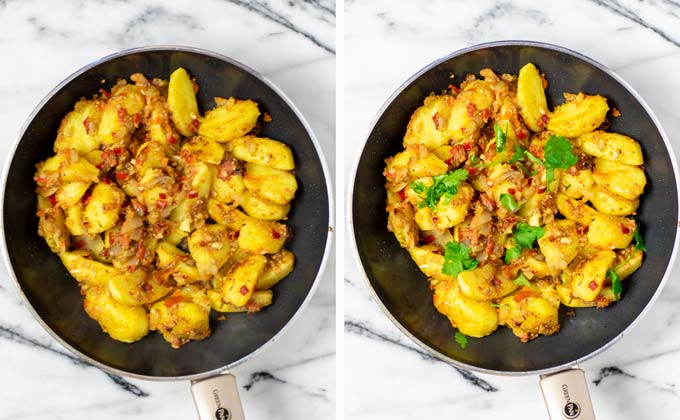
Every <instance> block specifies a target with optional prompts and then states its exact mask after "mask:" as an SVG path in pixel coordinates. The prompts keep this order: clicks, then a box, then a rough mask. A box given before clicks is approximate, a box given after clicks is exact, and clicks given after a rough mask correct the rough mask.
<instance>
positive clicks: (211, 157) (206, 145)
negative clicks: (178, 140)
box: [180, 136, 224, 165]
mask: <svg viewBox="0 0 680 420" xmlns="http://www.w3.org/2000/svg"><path fill="white" fill-rule="evenodd" d="M180 156H182V159H184V161H185V162H187V163H192V162H195V161H197V160H198V161H200V162H204V163H211V164H213V165H219V164H220V162H222V156H224V148H223V147H222V146H220V144H219V143H217V142H216V141H214V140H210V139H209V138H207V137H201V136H196V137H192V138H191V139H189V141H187V142H184V144H182V148H181V150H180Z"/></svg>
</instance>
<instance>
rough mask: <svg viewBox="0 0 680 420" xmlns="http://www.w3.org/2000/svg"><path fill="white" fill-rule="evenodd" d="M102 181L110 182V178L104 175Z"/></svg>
mask: <svg viewBox="0 0 680 420" xmlns="http://www.w3.org/2000/svg"><path fill="white" fill-rule="evenodd" d="M102 182H103V183H104V184H110V183H111V179H110V178H109V177H108V176H105V177H104V179H102Z"/></svg>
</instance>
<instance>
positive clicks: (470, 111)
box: [467, 102, 476, 117]
mask: <svg viewBox="0 0 680 420" xmlns="http://www.w3.org/2000/svg"><path fill="white" fill-rule="evenodd" d="M475 110H476V108H475V104H473V103H472V102H470V103H469V104H468V106H467V112H468V117H474V116H475Z"/></svg>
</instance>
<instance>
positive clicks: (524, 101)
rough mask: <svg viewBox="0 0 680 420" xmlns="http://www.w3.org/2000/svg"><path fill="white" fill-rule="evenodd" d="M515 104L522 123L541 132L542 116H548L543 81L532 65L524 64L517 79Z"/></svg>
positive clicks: (542, 127)
mask: <svg viewBox="0 0 680 420" xmlns="http://www.w3.org/2000/svg"><path fill="white" fill-rule="evenodd" d="M517 103H518V104H519V112H520V114H521V115H522V119H523V120H524V123H525V124H526V125H527V127H529V128H530V129H531V130H532V131H536V132H538V131H543V129H544V128H545V123H544V122H543V121H542V118H544V117H543V116H544V115H547V114H549V112H548V104H547V102H546V99H545V90H544V88H543V79H542V78H541V75H540V74H539V73H538V69H537V68H536V66H534V64H533V63H527V64H525V65H524V66H523V67H522V68H521V69H520V71H519V77H518V79H517Z"/></svg>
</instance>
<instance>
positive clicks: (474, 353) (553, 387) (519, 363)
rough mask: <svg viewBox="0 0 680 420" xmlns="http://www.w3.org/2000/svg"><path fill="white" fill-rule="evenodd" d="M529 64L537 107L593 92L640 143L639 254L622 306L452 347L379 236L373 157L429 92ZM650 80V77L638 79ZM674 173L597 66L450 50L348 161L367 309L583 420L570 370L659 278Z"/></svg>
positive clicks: (549, 53)
mask: <svg viewBox="0 0 680 420" xmlns="http://www.w3.org/2000/svg"><path fill="white" fill-rule="evenodd" d="M528 62H533V63H534V64H536V66H537V67H538V68H539V69H540V70H541V71H542V72H544V73H545V74H546V75H547V78H548V81H549V86H548V88H547V92H546V94H547V98H548V102H549V104H550V105H551V106H552V107H554V106H556V105H558V104H560V103H562V102H563V101H564V99H563V97H562V93H563V92H580V91H583V92H587V93H598V94H601V95H603V96H605V97H606V98H607V99H608V102H609V104H610V106H612V107H616V108H618V109H619V110H620V111H621V113H622V116H621V117H619V118H612V121H611V131H613V132H617V133H622V134H626V135H629V136H631V137H633V138H635V139H637V140H638V141H639V142H640V144H641V145H642V151H643V154H644V156H645V162H646V165H645V172H646V175H647V180H648V184H647V187H646V191H645V194H644V195H643V196H642V197H641V200H640V201H641V204H640V207H639V209H638V218H639V220H640V222H641V224H642V234H643V236H644V240H645V241H646V245H647V250H648V252H647V253H646V254H645V260H644V263H643V265H642V267H641V268H640V269H639V270H638V271H637V272H636V273H635V274H634V275H632V276H631V277H630V278H629V279H627V280H626V281H625V282H624V284H623V287H624V291H623V299H622V300H621V301H619V302H616V303H615V304H613V305H611V306H609V307H608V308H605V309H595V308H579V309H577V311H576V316H573V317H566V316H565V312H566V308H565V307H564V306H562V307H561V310H560V323H561V325H562V328H561V330H560V331H559V333H557V334H555V335H551V336H541V337H539V338H537V339H535V340H532V341H530V342H528V343H522V342H520V340H519V339H518V338H517V337H515V336H514V335H513V334H512V331H511V330H510V329H509V328H499V330H498V331H496V332H495V333H493V334H492V335H490V336H488V337H485V338H483V339H471V340H469V343H468V345H467V346H466V348H461V347H460V346H459V345H458V344H457V343H456V341H455V340H454V333H455V330H454V329H452V328H451V326H450V324H449V321H448V320H447V318H446V317H444V316H443V315H441V314H439V313H438V312H437V310H436V309H435V308H434V306H433V305H432V293H431V291H430V289H429V287H428V282H427V281H426V277H425V275H424V274H422V273H421V272H420V270H419V269H418V267H417V266H416V264H415V263H414V262H413V261H412V260H411V258H410V256H409V254H408V252H406V250H404V249H402V248H400V247H399V244H398V242H397V240H396V239H395V238H394V235H393V234H392V233H391V232H389V231H388V230H387V227H386V226H387V214H386V212H385V202H386V192H385V188H384V186H383V185H384V183H385V179H384V177H383V175H382V172H383V168H384V160H385V158H387V157H389V156H392V155H394V154H395V153H397V152H398V151H400V150H401V149H402V138H403V136H404V133H405V131H406V126H407V124H408V121H409V118H410V116H411V114H412V113H413V111H414V110H415V109H416V108H417V107H419V106H420V105H421V104H422V102H423V100H424V99H425V97H426V96H427V95H428V94H429V93H431V92H440V91H441V90H442V89H444V88H445V87H446V86H448V85H449V84H450V83H452V81H451V79H450V75H452V74H453V75H455V80H454V83H456V84H458V83H460V81H461V80H462V79H463V78H464V77H465V75H466V74H469V73H473V74H479V71H480V70H482V69H484V68H487V67H488V68H491V69H493V70H494V71H496V72H497V73H511V74H517V73H518V72H519V69H520V68H521V67H522V66H523V65H524V64H526V63H528ZM650 77H653V75H650ZM677 174H678V172H677V163H676V161H675V155H674V154H673V151H672V149H671V145H670V142H669V141H668V138H667V137H666V135H665V133H664V131H663V129H662V128H661V126H660V124H659V122H658V120H657V119H656V117H655V116H654V114H653V113H652V111H651V110H650V108H649V107H648V106H647V105H646V104H645V102H644V101H643V100H642V98H640V96H639V95H638V94H637V93H635V91H634V90H633V89H632V88H631V87H630V86H629V85H628V84H627V83H626V82H624V81H623V80H622V79H621V78H620V77H619V76H617V75H616V74H614V73H613V72H612V71H611V70H609V69H607V68H606V67H605V66H603V65H602V64H599V63H597V62H595V61H593V60H591V59H590V58H587V57H585V56H583V55H581V54H579V53H576V52H574V51H570V50H568V49H565V48H562V47H558V46H554V45H549V44H543V43H537V42H527V41H503V42H493V43H488V44H481V45H477V46H473V47H471V48H467V49H464V50H461V51H457V52H455V53H453V54H451V55H449V56H446V57H444V58H442V59H440V60H438V61H435V62H434V63H432V64H430V65H428V66H427V67H425V68H424V69H422V70H420V71H419V72H418V73H416V74H415V75H414V76H412V77H411V78H410V79H409V80H407V81H406V82H405V83H404V84H403V85H402V86H400V87H399V88H398V89H397V91H396V92H395V93H394V94H393V95H392V96H391V97H390V98H389V99H388V100H387V102H386V103H385V105H383V107H382V109H381V110H380V111H379V113H378V116H377V117H376V119H375V120H374V122H373V124H372V127H371V128H370V130H369V135H368V137H367V139H366V142H365V145H364V147H363V150H362V151H361V154H360V155H359V156H358V159H357V161H356V163H355V168H354V178H353V182H352V190H351V191H350V192H349V202H350V203H351V205H350V210H349V212H350V214H349V217H348V219H349V221H350V224H351V227H350V232H351V235H352V238H353V242H354V251H355V256H356V257H357V261H358V263H359V266H360V267H362V268H363V273H364V276H365V278H366V279H367V282H368V285H369V289H371V291H372V293H373V296H374V298H375V300H376V301H377V302H378V304H379V305H380V307H381V308H382V309H383V311H384V312H385V314H386V315H387V316H388V317H389V318H390V319H391V320H392V321H393V322H394V323H395V325H396V326H397V327H398V328H399V329H400V330H401V331H402V332H403V333H404V334H406V335H407V336H408V337H409V338H410V339H411V340H413V341H414V342H416V343H417V344H418V345H420V346H421V347H423V348H424V349H425V350H427V351H428V352H429V353H431V354H432V355H434V356H436V357H438V358H440V359H442V360H445V361H447V362H449V363H452V364H454V365H457V366H460V367H462V368H467V369H471V370H475V371H478V372H483V373H491V374H498V375H527V374H539V375H541V376H542V379H541V387H542V389H543V395H544V398H545V400H546V404H547V406H548V411H549V413H550V416H551V418H552V419H553V420H555V419H563V418H577V417H578V418H579V419H580V420H583V419H594V414H593V410H592V406H591V403H590V397H589V396H588V391H587V385H586V382H585V377H584V375H583V372H582V371H581V370H579V369H577V368H576V367H577V366H578V364H579V363H580V362H583V361H585V360H587V359H589V358H591V357H593V356H595V355H596V354H599V353H601V352H603V351H604V350H605V349H607V348H608V347H610V346H611V345H612V344H614V343H615V342H616V341H618V340H619V339H620V338H621V337H622V336H623V335H624V334H626V333H628V332H629V331H630V330H631V329H632V327H633V325H635V323H636V322H637V321H638V320H639V319H640V318H641V317H642V316H643V315H644V314H645V313H646V312H647V311H648V310H649V308H650V307H651V306H652V304H653V302H654V301H655V299H656V298H657V297H658V295H659V293H660V292H661V289H662V287H663V284H664V282H665V281H666V280H667V279H668V277H669V274H670V270H671V267H672V265H673V261H674V260H675V256H676V253H677V244H678V235H677V228H678V227H677V226H678V225H677V224H678V187H677V178H678V177H677Z"/></svg>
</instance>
